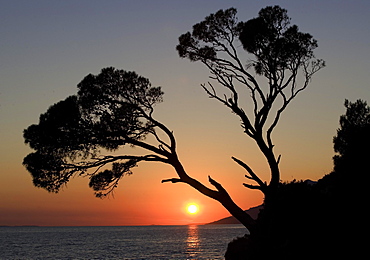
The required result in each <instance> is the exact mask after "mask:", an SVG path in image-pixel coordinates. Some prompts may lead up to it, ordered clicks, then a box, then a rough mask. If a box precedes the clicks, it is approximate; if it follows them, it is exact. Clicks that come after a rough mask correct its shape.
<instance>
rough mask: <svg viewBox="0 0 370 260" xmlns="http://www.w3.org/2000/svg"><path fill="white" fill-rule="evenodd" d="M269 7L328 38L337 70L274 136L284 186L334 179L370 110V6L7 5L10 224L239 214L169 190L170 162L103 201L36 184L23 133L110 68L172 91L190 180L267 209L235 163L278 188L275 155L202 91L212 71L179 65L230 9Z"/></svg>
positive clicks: (1, 166)
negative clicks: (350, 111)
mask: <svg viewBox="0 0 370 260" xmlns="http://www.w3.org/2000/svg"><path fill="white" fill-rule="evenodd" d="M268 5H280V6H281V7H283V8H285V9H287V10H288V15H289V16H290V17H291V18H292V23H293V24H297V25H298V26H299V28H300V30H301V31H303V32H308V33H310V34H312V35H313V37H314V38H315V39H317V41H318V45H319V47H318V48H317V49H316V52H315V54H316V57H318V58H322V59H324V60H325V61H326V65H327V66H326V67H325V68H324V69H323V70H321V71H319V72H318V73H317V74H315V76H314V77H313V80H312V82H311V84H310V85H309V88H308V89H307V90H305V91H304V92H303V93H301V94H300V95H299V96H298V97H297V98H296V99H295V100H294V101H293V102H292V103H291V104H290V106H289V107H288V109H287V110H286V111H285V113H284V114H283V117H282V119H281V120H280V123H279V125H278V127H277V129H276V130H275V132H274V135H273V138H274V141H275V152H276V154H277V155H278V154H281V155H282V157H281V163H280V166H281V172H282V176H281V178H282V180H283V181H291V180H293V179H297V180H305V179H311V180H318V179H320V178H321V177H323V176H324V175H325V174H328V173H330V171H331V170H332V166H333V164H332V157H333V155H334V151H333V144H332V139H333V136H334V135H335V134H336V129H337V128H338V127H339V123H338V122H339V116H340V115H342V114H344V112H345V108H344V106H343V103H344V100H345V99H349V100H350V101H355V100H357V99H363V100H366V101H368V102H370V87H369V82H370V73H369V68H370V52H369V46H370V30H369V25H370V2H369V1H367V0H364V1H359V0H351V1H340V0H337V1H334V0H325V1H320V0H312V1H297V0H289V1H288V0H287V1H252V0H243V1H232V0H230V1H222V0H215V1H203V0H197V1H195V0H186V1H176V0H172V1H170V0H158V1H152V0H150V1H149V0H145V1H136V0H132V1H129V0H121V1H118V0H117V1H116V0H107V1H86V0H80V1H68V0H66V1H56V0H35V1H28V0H27V1H26V0H25V1H19V0H13V1H3V0H0V6H1V8H0V35H1V37H0V60H1V63H0V142H1V146H2V149H0V198H1V199H0V225H45V226H79V225H82V226H90V225H101V226H109V225H151V224H155V225H180V224H189V223H207V222H211V221H214V220H217V219H220V218H223V217H226V216H228V215H229V214H228V212H227V211H226V210H225V209H224V208H223V207H222V206H221V205H220V204H219V203H218V202H216V201H213V200H211V199H210V198H207V197H204V196H202V195H201V194H199V193H198V192H197V191H195V190H193V189H192V188H191V187H189V186H187V185H185V184H172V183H163V184H162V183H161V180H162V179H168V178H172V177H176V173H175V172H174V170H173V169H172V168H171V167H170V166H168V165H163V164H159V163H143V164H140V165H139V167H138V168H135V170H134V174H133V175H131V176H125V177H124V178H123V179H122V180H121V182H120V184H119V187H118V189H117V190H116V192H115V193H114V197H110V198H107V199H103V200H102V199H97V198H95V197H94V195H93V191H92V190H91V189H90V188H89V187H88V179H87V178H81V177H76V178H73V179H72V180H71V181H70V183H69V184H68V185H67V187H65V188H64V189H63V190H62V191H61V192H60V193H58V194H51V193H48V192H47V191H45V190H42V189H38V188H35V187H34V186H33V184H32V179H31V176H30V174H29V173H28V172H27V171H26V169H25V168H24V167H23V166H22V161H23V158H24V157H25V156H26V155H27V154H28V153H30V152H32V150H31V149H30V148H29V147H27V146H26V145H25V144H24V140H23V136H22V133H23V130H24V129H25V128H27V127H28V126H29V125H31V124H35V123H38V118H39V115H40V114H41V113H44V112H45V111H46V110H47V108H48V107H49V106H50V105H52V104H54V103H56V102H58V101H60V100H63V99H65V98H66V97H67V96H69V95H73V94H75V93H76V91H77V88H76V85H77V84H78V83H79V82H80V81H81V80H82V79H83V78H84V77H85V76H86V75H87V74H89V73H93V74H97V73H99V71H100V70H101V69H102V68H104V67H108V66H113V67H116V68H119V69H124V70H130V71H136V72H137V73H138V74H140V75H143V76H144V77H147V78H149V79H150V81H151V82H152V84H153V85H154V86H162V88H163V90H164V92H165V95H164V102H163V103H162V104H160V105H158V106H157V107H156V112H155V117H156V118H157V119H158V120H160V121H161V122H163V123H164V124H165V125H167V126H168V127H169V128H170V129H172V130H173V132H174V134H175V136H176V139H177V142H178V154H179V157H180V160H181V161H182V163H183V165H184V166H185V168H186V170H187V172H188V173H189V175H191V176H192V177H195V178H197V179H198V180H199V181H201V182H203V183H205V184H207V178H208V177H207V176H208V175H211V176H212V178H214V179H215V180H217V181H218V182H220V183H221V184H222V185H223V186H224V187H225V188H226V189H227V190H228V191H229V193H230V195H231V196H232V198H233V199H234V200H235V202H236V203H237V204H238V205H239V206H240V207H241V208H243V209H248V208H250V207H253V206H257V205H259V204H261V203H262V199H263V196H262V194H261V193H260V192H258V191H253V190H248V189H247V188H245V187H244V186H243V185H242V183H243V182H246V179H245V178H244V175H245V172H244V171H243V169H242V168H241V167H239V166H238V165H236V163H235V162H233V161H232V160H231V156H235V157H237V158H239V159H242V160H243V161H245V162H246V163H248V164H249V165H250V166H251V167H252V168H253V169H254V171H255V172H257V173H258V174H259V176H260V177H261V178H262V179H264V180H266V181H268V180H269V173H268V167H267V164H266V162H265V160H264V158H263V157H262V156H261V154H260V151H259V150H258V149H257V147H256V145H255V144H254V143H253V142H252V141H251V140H249V139H248V137H247V136H246V135H245V134H243V132H242V129H241V127H240V122H239V120H238V118H237V117H236V116H235V115H233V114H231V113H230V111H228V110H227V108H226V107H225V106H223V105H221V104H220V103H218V102H216V101H215V100H211V99H209V98H208V97H207V95H206V94H205V93H204V91H203V90H202V89H201V87H200V84H202V83H206V82H207V81H209V78H208V76H209V74H208V71H207V70H206V68H204V66H202V64H199V63H192V62H189V61H188V60H185V59H181V58H179V57H178V54H177V52H176V50H175V47H176V45H177V42H178V37H179V36H180V35H181V34H183V33H185V32H187V31H189V30H191V28H192V26H193V25H194V24H195V23H197V22H200V21H202V20H203V19H204V17H205V16H208V15H209V14H211V13H214V12H216V11H217V10H219V9H226V8H230V7H235V8H237V10H238V18H239V20H240V21H247V20H248V19H251V18H253V17H256V16H257V14H258V11H259V10H260V9H261V8H263V7H266V6H268ZM245 102H248V100H247V99H246V100H245ZM207 185H208V184H207ZM188 203H197V204H198V205H199V213H197V214H187V213H186V210H185V208H186V205H187V204H188ZM343 206H344V207H346V205H343Z"/></svg>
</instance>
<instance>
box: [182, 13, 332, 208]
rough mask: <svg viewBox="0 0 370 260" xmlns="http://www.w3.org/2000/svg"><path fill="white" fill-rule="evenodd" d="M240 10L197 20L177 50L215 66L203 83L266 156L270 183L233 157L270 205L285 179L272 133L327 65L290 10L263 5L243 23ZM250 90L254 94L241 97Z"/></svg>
mask: <svg viewBox="0 0 370 260" xmlns="http://www.w3.org/2000/svg"><path fill="white" fill-rule="evenodd" d="M236 13H237V11H236V9H235V8H230V9H227V10H220V11H218V12H217V13H215V14H211V15H210V16H208V17H206V18H205V20H204V21H202V22H200V23H197V24H195V25H194V26H193V30H192V32H187V33H185V34H183V35H181V36H180V37H179V45H178V46H177V51H178V53H179V55H180V57H182V58H188V59H189V60H190V61H200V62H202V63H203V64H204V65H205V66H206V67H207V68H208V69H209V71H210V73H211V76H210V78H211V79H212V80H213V81H212V83H211V82H208V84H203V85H202V87H203V89H204V90H205V92H206V93H207V94H208V95H209V96H210V97H211V98H214V99H216V100H218V101H219V102H221V103H222V104H224V105H225V106H226V107H228V108H229V109H230V110H231V111H232V112H233V113H234V114H236V115H237V116H238V117H239V118H240V120H241V122H242V128H243V130H244V132H245V133H246V134H247V135H248V136H249V137H250V138H252V139H253V140H254V141H255V142H256V144H257V146H258V147H259V149H260V151H261V152H262V153H263V155H264V156H265V158H266V160H267V163H268V165H269V168H270V175H271V178H270V180H269V183H266V182H265V181H263V180H261V179H260V178H259V177H258V174H257V173H255V172H254V171H253V169H252V168H251V167H250V166H248V165H247V164H246V163H244V162H243V161H241V160H239V159H237V158H235V157H233V159H234V160H235V161H236V162H237V163H238V164H239V165H241V166H242V167H243V168H245V169H246V171H247V172H248V175H246V178H248V179H250V180H252V181H254V182H255V185H251V184H244V185H245V186H246V187H248V188H250V189H258V190H261V191H262V192H263V193H264V195H265V203H267V204H269V203H268V201H272V200H273V198H274V197H275V194H276V192H277V188H278V185H279V181H280V170H279V161H280V156H276V155H275V153H274V149H273V148H274V143H273V140H272V132H273V130H274V129H275V127H276V126H277V124H278V122H279V119H280V117H281V114H282V113H283V112H284V110H285V109H286V108H287V106H288V105H289V104H290V102H291V101H292V100H293V99H294V98H295V97H296V96H297V95H298V94H299V93H300V92H302V91H303V90H304V89H306V88H307V86H308V85H309V82H310V81H311V78H312V76H313V75H314V74H315V73H316V72H317V71H318V70H320V69H321V68H323V67H324V66H325V64H324V61H322V60H320V59H315V57H314V54H313V50H314V49H315V48H316V47H317V42H316V40H315V39H313V38H312V36H311V35H310V34H308V33H302V32H299V30H298V27H297V26H296V25H290V18H289V17H288V15H287V11H286V10H285V9H282V8H280V7H279V6H269V7H266V8H263V9H261V11H260V12H259V15H258V17H257V18H254V19H251V20H249V21H247V22H238V21H237V18H236ZM240 45H242V46H243V49H244V50H245V51H246V55H245V52H244V55H245V56H242V55H243V52H242V49H241V48H240V47H239V46H240ZM242 57H243V58H242ZM216 85H218V86H220V88H218V89H217V87H216ZM220 89H221V90H220ZM246 90H247V91H249V93H250V97H251V99H250V100H249V101H241V100H240V96H242V93H244V92H245V91H246ZM248 105H249V107H248ZM270 204H273V203H270Z"/></svg>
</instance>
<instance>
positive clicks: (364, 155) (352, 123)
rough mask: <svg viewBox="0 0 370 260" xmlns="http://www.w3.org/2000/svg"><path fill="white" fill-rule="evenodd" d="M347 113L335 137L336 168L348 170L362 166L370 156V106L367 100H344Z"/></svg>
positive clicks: (342, 118)
mask: <svg viewBox="0 0 370 260" xmlns="http://www.w3.org/2000/svg"><path fill="white" fill-rule="evenodd" d="M344 106H345V107H346V109H347V110H346V113H345V114H344V115H342V116H341V117H340V119H339V124H340V128H339V129H338V130H337V135H336V136H335V137H334V139H333V142H334V151H335V152H336V153H337V155H335V156H334V170H335V171H343V169H346V170H347V171H348V170H350V169H351V168H352V169H356V168H358V167H359V166H361V167H362V168H363V169H364V170H365V169H367V167H364V166H365V164H364V162H366V161H367V159H368V158H369V156H370V152H369V149H370V107H369V106H368V105H367V103H366V101H363V100H357V101H356V102H353V103H352V102H350V101H348V100H346V101H345V102H344Z"/></svg>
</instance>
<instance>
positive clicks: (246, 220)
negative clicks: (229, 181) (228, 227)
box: [162, 158, 255, 231]
mask: <svg viewBox="0 0 370 260" xmlns="http://www.w3.org/2000/svg"><path fill="white" fill-rule="evenodd" d="M171 165H172V166H173V167H174V168H175V170H176V172H177V174H178V176H179V178H172V179H167V180H162V182H172V183H177V182H183V183H186V184H188V185H190V186H191V187H193V188H194V189H196V190H197V191H199V192H200V193H202V194H203V195H206V196H207V197H210V198H212V199H214V200H217V201H218V202H220V203H221V204H222V205H223V206H224V207H225V209H227V210H228V211H229V212H230V214H231V215H232V216H234V217H235V218H236V219H237V220H238V221H239V222H240V223H241V224H243V225H244V226H245V227H246V228H247V229H248V230H249V231H251V230H252V229H253V227H254V226H255V220H254V219H253V218H252V217H251V216H250V215H249V214H248V213H246V212H245V211H244V210H242V209H241V208H240V207H239V206H238V205H236V204H235V202H234V201H233V200H232V198H231V197H230V195H229V194H228V192H227V191H226V190H225V189H224V188H223V187H222V185H221V184H220V183H218V182H216V181H215V180H213V179H212V178H211V177H210V176H209V177H208V179H209V182H210V184H212V185H213V186H214V187H215V188H216V190H212V189H210V188H208V187H206V186H204V185H203V184H202V183H200V182H199V181H197V180H195V179H193V178H191V177H190V176H189V175H188V174H187V173H186V172H185V169H184V167H183V166H182V164H181V163H180V161H179V160H178V158H172V159H171Z"/></svg>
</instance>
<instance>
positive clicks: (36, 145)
mask: <svg viewBox="0 0 370 260" xmlns="http://www.w3.org/2000/svg"><path fill="white" fill-rule="evenodd" d="M77 87H78V94H77V95H75V96H70V97H68V98H66V99H65V100H63V101H60V102H58V103H56V104H54V105H52V106H51V107H50V108H49V109H48V111H47V112H46V113H44V114H42V115H41V116H40V121H39V124H37V125H31V126H29V127H28V128H27V129H26V130H25V131H24V138H25V143H27V144H29V145H30V147H31V148H32V149H34V150H35V152H34V153H31V154H29V155H28V156H27V157H25V159H24V162H23V163H24V165H25V166H26V168H27V170H28V171H29V172H30V173H31V174H32V176H33V182H34V184H35V186H37V187H41V188H45V189H47V190H48V191H50V192H58V191H59V189H60V188H61V187H62V186H63V185H64V184H66V183H67V182H68V181H69V179H70V178H71V177H72V176H73V175H74V174H79V175H84V174H87V175H90V176H91V178H90V186H91V187H92V188H93V189H94V190H95V191H96V192H97V193H96V195H97V196H103V195H106V194H107V193H108V192H109V191H111V190H112V188H114V187H115V186H116V185H117V183H118V181H119V180H120V179H121V178H122V176H124V175H127V174H131V169H132V168H133V167H135V166H136V163H137V162H139V161H142V160H161V158H159V157H157V156H141V157H140V156H121V157H117V156H109V155H104V152H110V151H116V150H118V149H119V148H120V147H122V146H125V145H127V144H129V145H132V146H145V145H144V144H143V143H142V142H141V140H143V139H145V137H146V136H147V135H148V134H150V133H154V130H153V129H154V127H155V126H157V125H156V122H155V120H154V119H153V118H152V117H151V114H152V113H153V107H154V105H155V104H157V103H160V102H162V96H163V92H162V91H161V88H160V87H153V86H151V84H150V82H149V80H148V79H146V78H144V77H141V76H138V75H137V74H136V73H135V72H128V71H123V70H116V69H114V68H105V69H102V71H101V73H100V74H99V75H96V76H95V75H91V74H90V75H88V76H86V77H85V78H84V79H83V80H82V81H81V83H79V84H78V86H77ZM157 149H158V148H157ZM119 159H120V161H123V162H116V161H117V160H119ZM110 163H112V169H111V170H107V169H105V170H102V171H99V170H100V168H101V167H102V166H104V165H105V164H110ZM90 168H97V170H96V171H94V172H93V173H87V172H86V171H87V170H88V169H90Z"/></svg>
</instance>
